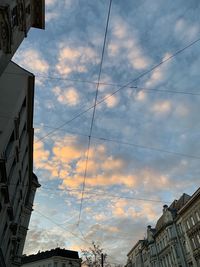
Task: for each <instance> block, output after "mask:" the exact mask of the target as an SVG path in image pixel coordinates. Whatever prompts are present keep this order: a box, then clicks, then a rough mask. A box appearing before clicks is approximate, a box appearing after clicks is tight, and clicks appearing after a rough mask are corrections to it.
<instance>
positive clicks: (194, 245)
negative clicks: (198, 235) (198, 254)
mask: <svg viewBox="0 0 200 267" xmlns="http://www.w3.org/2000/svg"><path fill="white" fill-rule="evenodd" d="M192 245H193V247H194V248H196V243H195V240H194V238H192Z"/></svg>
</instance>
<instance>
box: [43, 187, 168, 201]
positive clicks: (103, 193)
mask: <svg viewBox="0 0 200 267" xmlns="http://www.w3.org/2000/svg"><path fill="white" fill-rule="evenodd" d="M43 188H44V189H47V190H56V191H65V190H66V191H68V192H80V191H81V190H80V189H78V188H76V189H60V188H50V187H44V186H42V189H43ZM85 192H86V193H87V194H91V195H100V196H101V195H103V196H108V197H109V198H118V199H120V198H121V199H129V200H138V201H147V202H155V203H171V202H169V201H164V200H156V199H148V198H139V197H129V196H121V195H116V194H111V193H106V192H105V191H104V192H99V191H97V190H95V189H92V191H89V190H88V191H85Z"/></svg>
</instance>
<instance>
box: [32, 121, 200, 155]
mask: <svg viewBox="0 0 200 267" xmlns="http://www.w3.org/2000/svg"><path fill="white" fill-rule="evenodd" d="M42 126H43V127H47V128H50V129H56V128H54V127H51V126H47V125H42ZM36 128H37V127H36ZM59 130H60V131H65V132H66V129H59ZM67 133H68V134H73V135H78V136H83V137H89V136H88V134H81V133H77V132H72V131H67ZM90 138H92V139H96V140H100V141H105V142H112V143H115V144H119V145H124V146H132V147H136V148H139V149H145V150H153V151H156V152H162V153H167V154H172V155H175V156H180V157H186V158H191V159H197V160H200V156H198V155H191V154H185V153H181V152H176V151H170V150H167V149H162V148H156V147H151V146H146V145H140V144H136V143H129V142H125V141H122V140H118V139H112V138H106V137H99V136H95V135H91V136H90Z"/></svg>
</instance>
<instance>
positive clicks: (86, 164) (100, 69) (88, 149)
mask: <svg viewBox="0 0 200 267" xmlns="http://www.w3.org/2000/svg"><path fill="white" fill-rule="evenodd" d="M111 6H112V0H110V3H109V8H108V15H107V21H106V29H105V34H104V40H103V49H102V53H101V62H100V67H99V74H98V83H97V87H96V94H95V100H94V108H93V113H92V121H91V126H90V133H89V137H88V148H87V154H86V162H85V172H84V177H83V188H82V195H81V204H80V211H79V219H78V223H77V225H79V223H80V219H81V212H82V207H83V198H84V191H85V182H86V177H87V167H88V159H89V152H90V145H91V135H92V130H93V125H94V118H95V113H96V106H97V98H98V93H99V83H100V80H101V72H102V66H103V60H104V54H105V47H106V38H107V33H108V25H109V20H110V12H111Z"/></svg>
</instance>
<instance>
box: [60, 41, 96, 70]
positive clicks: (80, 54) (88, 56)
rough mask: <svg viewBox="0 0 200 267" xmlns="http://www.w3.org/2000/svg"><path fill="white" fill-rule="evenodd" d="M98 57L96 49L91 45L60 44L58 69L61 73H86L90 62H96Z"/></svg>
mask: <svg viewBox="0 0 200 267" xmlns="http://www.w3.org/2000/svg"><path fill="white" fill-rule="evenodd" d="M96 57H97V55H96V53H95V51H94V50H93V49H92V48H90V47H84V46H79V47H76V48H72V47H68V46H65V45H64V44H60V48H59V55H58V63H57V65H56V69H57V71H58V73H59V74H60V75H69V74H70V73H72V72H79V73H85V72H87V70H88V67H89V65H88V64H94V63H95V62H96V60H97V59H96Z"/></svg>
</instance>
